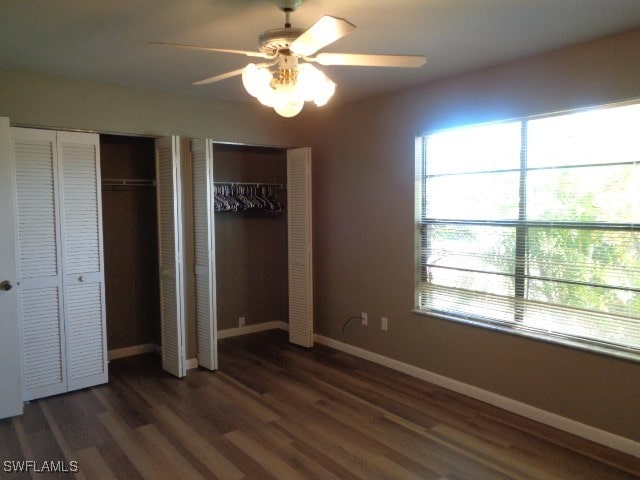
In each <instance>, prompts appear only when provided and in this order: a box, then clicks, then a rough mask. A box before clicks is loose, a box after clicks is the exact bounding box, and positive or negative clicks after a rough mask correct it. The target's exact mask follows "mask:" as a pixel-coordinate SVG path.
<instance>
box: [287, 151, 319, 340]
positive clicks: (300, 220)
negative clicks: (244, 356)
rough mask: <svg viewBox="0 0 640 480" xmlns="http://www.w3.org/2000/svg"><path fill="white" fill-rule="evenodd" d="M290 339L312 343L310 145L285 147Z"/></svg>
mask: <svg viewBox="0 0 640 480" xmlns="http://www.w3.org/2000/svg"><path fill="white" fill-rule="evenodd" d="M287 212H288V225H287V227H288V241H289V341H290V342H291V343H295V344H297V345H302V346H304V347H312V346H313V263H312V242H311V240H312V239H311V149H310V148H296V149H292V150H288V151H287Z"/></svg>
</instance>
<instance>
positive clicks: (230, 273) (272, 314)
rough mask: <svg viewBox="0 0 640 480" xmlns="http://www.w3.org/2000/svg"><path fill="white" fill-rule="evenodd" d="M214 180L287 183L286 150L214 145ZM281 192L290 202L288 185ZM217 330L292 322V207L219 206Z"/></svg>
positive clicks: (283, 200)
mask: <svg viewBox="0 0 640 480" xmlns="http://www.w3.org/2000/svg"><path fill="white" fill-rule="evenodd" d="M213 172H214V178H215V182H216V183H219V182H238V183H266V184H281V185H283V186H285V185H286V183H287V151H286V150H285V149H277V148H263V147H248V146H239V145H225V144H214V145H213ZM276 198H277V199H278V201H279V202H281V203H282V204H283V205H286V198H287V195H286V190H285V189H282V190H280V191H278V193H277V194H276ZM215 225H216V228H215V236H216V285H217V324H218V330H226V329H229V328H236V327H238V326H239V318H240V317H245V322H246V325H251V324H257V323H263V322H270V321H284V322H287V319H288V317H289V298H288V254H287V213H286V207H285V209H283V210H282V211H281V212H270V211H267V210H245V211H241V212H216V213H215Z"/></svg>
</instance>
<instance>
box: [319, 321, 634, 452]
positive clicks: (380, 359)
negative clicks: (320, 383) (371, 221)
mask: <svg viewBox="0 0 640 480" xmlns="http://www.w3.org/2000/svg"><path fill="white" fill-rule="evenodd" d="M314 338H315V341H316V342H318V343H320V344H322V345H326V346H328V347H331V348H335V349H336V350H340V351H342V352H345V353H349V354H351V355H354V356H356V357H360V358H363V359H365V360H369V361H371V362H373V363H377V364H379V365H383V366H385V367H389V368H391V369H393V370H397V371H399V372H402V373H405V374H407V375H411V376H412V377H416V378H419V379H421V380H425V381H427V382H430V383H433V384H435V385H439V386H441V387H444V388H447V389H449V390H453V391H454V392H458V393H461V394H463V395H467V396H469V397H472V398H475V399H476V400H480V401H483V402H485V403H488V404H491V405H494V406H496V407H499V408H502V409H504V410H507V411H509V412H512V413H515V414H518V415H522V416H523V417H527V418H529V419H531V420H535V421H537V422H540V423H544V424H545V425H549V426H551V427H554V428H558V429H560V430H563V431H565V432H568V433H571V434H573V435H577V436H579V437H582V438H585V439H587V440H591V441H593V442H596V443H599V444H601V445H605V446H607V447H611V448H613V449H616V450H618V451H621V452H624V453H628V454H629V455H633V456H635V457H640V443H638V442H635V441H633V440H631V439H629V438H625V437H621V436H619V435H616V434H613V433H610V432H607V431H605V430H600V429H598V428H595V427H592V426H590V425H585V424H584V423H580V422H577V421H575V420H572V419H570V418H566V417H563V416H561V415H558V414H555V413H552V412H549V411H547V410H542V409H541V408H537V407H534V406H532V405H529V404H526V403H523V402H520V401H517V400H514V399H512V398H508V397H504V396H502V395H498V394H496V393H493V392H490V391H488V390H484V389H482V388H478V387H475V386H473V385H469V384H467V383H463V382H460V381H458V380H454V379H452V378H448V377H445V376H442V375H439V374H437V373H434V372H430V371H429V370H424V369H422V368H419V367H416V366H414V365H409V364H408V363H404V362H401V361H399V360H394V359H393V358H389V357H385V356H383V355H380V354H378V353H374V352H370V351H368V350H364V349H362V348H359V347H355V346H353V345H349V344H347V343H343V342H340V341H338V340H334V339H332V338H329V337H325V336H323V335H318V334H316V335H314Z"/></svg>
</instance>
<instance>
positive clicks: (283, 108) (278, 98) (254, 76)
mask: <svg viewBox="0 0 640 480" xmlns="http://www.w3.org/2000/svg"><path fill="white" fill-rule="evenodd" d="M242 84H243V85H244V88H245V89H246V90H247V92H248V93H249V94H250V95H252V96H254V97H256V98H257V99H258V101H259V102H260V103H261V104H263V105H265V106H267V107H271V108H273V109H274V110H275V111H276V112H277V113H278V114H279V115H281V116H283V117H294V116H296V115H297V114H298V113H300V111H302V108H303V107H304V103H305V102H314V103H315V104H316V105H317V106H319V107H321V106H323V105H325V104H326V103H327V102H328V101H329V99H330V98H331V97H332V96H333V93H334V92H335V89H336V84H335V83H334V82H332V81H331V80H330V79H329V78H327V76H326V75H325V74H324V73H323V72H321V71H320V70H318V69H317V68H316V67H314V66H313V65H311V64H309V63H297V61H294V63H293V64H290V63H288V62H286V61H285V62H281V63H280V65H279V67H278V70H277V71H275V72H274V71H272V70H271V69H270V67H269V66H258V65H256V64H254V63H250V64H249V65H247V66H246V67H245V68H244V69H243V70H242Z"/></svg>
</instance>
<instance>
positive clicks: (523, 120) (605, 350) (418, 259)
mask: <svg viewBox="0 0 640 480" xmlns="http://www.w3.org/2000/svg"><path fill="white" fill-rule="evenodd" d="M636 104H640V99H636V100H629V101H625V102H616V103H609V104H604V105H596V106H591V107H587V108H581V109H574V110H567V111H561V112H553V113H547V114H541V115H532V116H523V117H518V118H511V119H505V120H500V121H493V122H486V123H474V124H466V125H462V126H459V127H454V128H447V129H435V130H430V131H427V132H424V133H421V134H418V135H416V136H415V191H414V199H415V243H414V245H415V288H414V294H415V295H414V309H413V313H415V314H418V315H423V316H428V317H435V318H439V319H444V320H448V321H453V322H456V323H461V324H465V325H471V326H475V327H481V328H485V329H488V330H492V331H497V332H502V333H508V334H513V335H517V336H521V337H525V338H530V339H534V340H539V341H544V342H548V343H552V344H558V345H562V346H568V347H572V348H576V349H579V350H585V351H588V352H595V353H599V354H605V355H608V356H612V357H616V358H621V359H624V360H631V361H634V362H639V363H640V348H639V349H635V348H632V347H629V348H625V347H624V346H614V345H611V344H610V343H607V342H604V341H598V340H597V339H590V338H580V337H578V336H577V335H569V334H563V333H561V332H541V331H535V330H533V329H530V328H526V327H523V325H522V324H520V323H519V322H518V320H517V315H518V314H517V310H518V307H517V298H518V297H520V298H526V296H525V283H526V281H527V279H528V278H532V277H531V275H529V274H527V271H526V268H527V251H526V248H525V245H526V242H527V240H526V236H527V234H528V230H529V228H531V227H536V226H538V227H551V228H557V227H560V228H566V227H578V228H584V227H585V225H587V222H575V221H573V222H558V221H532V220H527V219H526V206H527V199H526V195H527V184H526V175H527V173H528V171H529V170H532V169H530V168H528V167H527V147H528V143H527V128H528V125H529V122H530V121H532V120H537V119H544V118H550V117H556V116H559V115H565V114H575V113H582V112H588V111H593V110H603V109H607V108H616V107H623V106H627V105H636ZM508 122H519V123H520V135H521V137H520V168H519V170H518V172H519V178H520V181H519V204H518V219H517V220H509V221H504V220H490V221H487V220H479V221H473V220H458V221H454V220H451V221H447V220H437V219H433V221H431V222H429V223H425V222H424V219H423V211H424V208H425V205H426V202H427V194H426V182H425V181H424V180H425V172H424V168H425V149H426V139H427V137H428V136H429V135H433V134H435V133H441V132H451V131H455V130H462V129H465V128H469V127H478V126H490V125H496V124H504V123H508ZM439 223H442V224H447V223H450V224H458V225H474V224H475V225H487V226H496V227H498V226H501V225H504V226H511V227H515V229H516V245H515V249H516V255H515V257H514V260H513V261H514V269H515V274H514V275H513V278H514V294H513V296H512V297H509V298H512V301H513V304H514V307H513V308H514V312H515V315H514V317H515V318H514V321H513V322H508V323H507V322H502V321H499V320H495V319H494V320H490V319H487V320H484V319H482V318H480V316H475V317H474V316H472V315H463V314H455V313H453V312H447V311H443V310H437V309H430V308H424V307H421V305H420V297H421V285H422V283H423V282H424V281H426V280H425V274H426V268H425V267H426V265H423V264H422V253H421V252H422V249H423V246H422V243H423V241H424V237H425V236H426V233H425V232H426V229H427V228H428V226H429V225H434V224H439ZM587 228H588V229H590V230H595V229H599V228H605V229H631V231H634V232H637V231H640V224H638V223H618V224H616V223H613V222H603V223H602V224H600V225H599V224H598V223H597V222H591V223H589V224H588V226H587ZM569 283H571V282H569ZM587 285H588V286H597V285H596V284H593V283H590V284H587Z"/></svg>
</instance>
